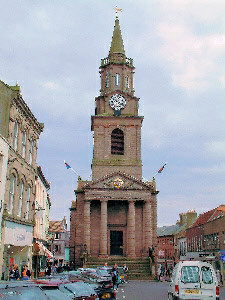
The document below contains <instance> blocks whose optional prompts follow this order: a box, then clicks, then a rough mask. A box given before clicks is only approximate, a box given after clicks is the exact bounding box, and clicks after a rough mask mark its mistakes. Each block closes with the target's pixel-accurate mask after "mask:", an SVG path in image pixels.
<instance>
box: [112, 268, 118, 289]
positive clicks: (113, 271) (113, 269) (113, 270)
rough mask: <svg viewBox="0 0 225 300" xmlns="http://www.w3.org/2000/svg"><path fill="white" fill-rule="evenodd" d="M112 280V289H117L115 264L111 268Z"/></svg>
mask: <svg viewBox="0 0 225 300" xmlns="http://www.w3.org/2000/svg"><path fill="white" fill-rule="evenodd" d="M112 282H113V289H114V290H117V289H118V285H117V282H118V269H117V264H114V266H113V268H112Z"/></svg>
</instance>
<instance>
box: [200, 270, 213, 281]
mask: <svg viewBox="0 0 225 300" xmlns="http://www.w3.org/2000/svg"><path fill="white" fill-rule="evenodd" d="M201 270H202V282H203V283H205V284H211V283H213V276H212V271H211V269H210V268H209V267H206V266H204V267H202V269H201Z"/></svg>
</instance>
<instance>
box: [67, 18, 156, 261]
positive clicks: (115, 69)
mask: <svg viewBox="0 0 225 300" xmlns="http://www.w3.org/2000/svg"><path fill="white" fill-rule="evenodd" d="M100 74H101V89H100V95H99V96H98V97H96V98H95V115H94V116H92V125H91V129H92V131H93V133H94V153H93V160H92V181H83V180H79V181H78V188H77V190H76V191H75V193H76V202H73V204H72V207H71V226H70V247H71V255H70V257H71V263H72V264H74V261H75V264H76V266H77V265H81V264H82V262H81V258H82V257H83V256H82V255H83V254H82V253H83V251H84V249H85V250H87V252H88V260H91V261H93V260H95V259H96V260H97V259H99V258H104V259H109V260H110V259H113V257H114V256H115V255H116V256H117V261H118V257H119V256H121V257H129V258H130V259H133V260H135V259H137V258H139V259H140V258H141V259H144V258H145V257H148V253H149V252H148V251H149V248H151V247H154V248H155V250H156V247H157V232H156V228H157V201H156V195H157V191H156V187H155V183H154V182H143V181H142V161H141V126H142V121H143V117H141V116H139V115H138V102H139V99H138V98H137V97H135V95H134V88H133V80H134V78H133V76H134V66H133V60H132V59H130V58H127V57H126V55H125V50H124V45H123V40H122V35H121V30H120V25H119V19H118V18H117V17H116V20H115V26H114V31H113V36H112V42H111V47H110V51H109V55H108V57H107V58H104V59H102V60H101V66H100Z"/></svg>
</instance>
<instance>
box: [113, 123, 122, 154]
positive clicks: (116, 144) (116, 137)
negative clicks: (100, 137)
mask: <svg viewBox="0 0 225 300" xmlns="http://www.w3.org/2000/svg"><path fill="white" fill-rule="evenodd" d="M111 154H113V155H124V134H123V131H122V130H120V129H119V128H116V129H114V130H113V131H112V134H111Z"/></svg>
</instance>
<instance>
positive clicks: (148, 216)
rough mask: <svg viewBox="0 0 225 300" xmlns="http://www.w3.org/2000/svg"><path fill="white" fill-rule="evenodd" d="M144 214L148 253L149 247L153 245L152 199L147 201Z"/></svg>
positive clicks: (146, 249)
mask: <svg viewBox="0 0 225 300" xmlns="http://www.w3.org/2000/svg"><path fill="white" fill-rule="evenodd" d="M144 214H145V223H144V229H145V235H144V237H145V247H144V248H145V251H146V253H147V251H148V248H149V247H152V225H153V224H152V211H151V202H150V200H148V201H146V202H145V206H144Z"/></svg>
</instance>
